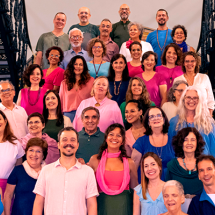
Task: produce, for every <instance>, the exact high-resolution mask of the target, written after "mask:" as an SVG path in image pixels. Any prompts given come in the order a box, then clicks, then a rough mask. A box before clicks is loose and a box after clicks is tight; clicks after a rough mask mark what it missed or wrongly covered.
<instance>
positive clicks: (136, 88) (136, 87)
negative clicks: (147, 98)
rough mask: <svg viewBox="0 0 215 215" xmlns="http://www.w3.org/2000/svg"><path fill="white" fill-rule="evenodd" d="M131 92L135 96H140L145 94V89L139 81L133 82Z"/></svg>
mask: <svg viewBox="0 0 215 215" xmlns="http://www.w3.org/2000/svg"><path fill="white" fill-rule="evenodd" d="M131 92H132V94H133V96H140V95H141V94H142V92H143V87H142V85H141V83H140V82H139V81H138V80H137V79H134V80H133V81H132V85H131Z"/></svg>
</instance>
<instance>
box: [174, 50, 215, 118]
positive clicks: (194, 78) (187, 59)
mask: <svg viewBox="0 0 215 215" xmlns="http://www.w3.org/2000/svg"><path fill="white" fill-rule="evenodd" d="M182 71H183V72H184V74H183V75H181V76H179V77H177V78H175V80H174V82H175V81H179V80H184V81H186V82H187V83H188V85H189V86H198V87H200V88H201V91H202V95H203V96H204V97H205V99H206V104H207V107H208V109H209V112H210V114H211V115H212V113H213V110H214V95H213V91H212V87H211V82H210V79H209V77H208V76H207V75H206V74H202V73H199V59H198V55H197V54H196V53H194V52H191V51H190V52H186V53H184V55H183V59H182Z"/></svg>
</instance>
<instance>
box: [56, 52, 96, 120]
mask: <svg viewBox="0 0 215 215" xmlns="http://www.w3.org/2000/svg"><path fill="white" fill-rule="evenodd" d="M64 75H65V80H63V81H62V83H61V85H60V92H59V96H60V100H61V107H62V111H63V113H64V115H65V116H67V117H69V118H70V120H71V122H73V119H74V117H75V113H76V110H77V108H78V106H79V105H80V103H81V101H82V100H84V99H87V98H89V97H90V92H91V89H92V86H93V81H94V78H92V77H90V74H89V73H88V67H87V63H86V61H85V59H84V58H83V57H82V56H80V55H76V56H75V57H73V58H72V59H71V60H70V62H69V64H68V65H67V68H66V70H65V72H64Z"/></svg>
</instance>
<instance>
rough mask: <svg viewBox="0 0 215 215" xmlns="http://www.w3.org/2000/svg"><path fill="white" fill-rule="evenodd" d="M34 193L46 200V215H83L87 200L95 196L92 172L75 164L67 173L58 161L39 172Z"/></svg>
mask: <svg viewBox="0 0 215 215" xmlns="http://www.w3.org/2000/svg"><path fill="white" fill-rule="evenodd" d="M33 192H34V193H35V194H39V195H40V196H42V197H44V198H45V205H44V212H45V214H46V215H86V214H87V207H86V199H88V198H91V197H93V196H97V195H98V190H97V184H96V179H95V175H94V172H93V169H92V168H90V167H89V166H87V165H82V164H80V163H79V162H78V161H77V162H76V164H75V165H74V166H73V167H71V168H70V169H68V170H67V169H66V168H65V167H64V166H62V165H61V163H60V161H59V160H57V161H56V162H54V163H51V164H49V165H47V166H45V167H44V168H43V169H42V170H41V173H40V175H39V178H38V180H37V183H36V185H35V188H34V190H33Z"/></svg>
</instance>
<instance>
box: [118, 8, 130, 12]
mask: <svg viewBox="0 0 215 215" xmlns="http://www.w3.org/2000/svg"><path fill="white" fill-rule="evenodd" d="M123 10H125V11H129V8H120V11H123Z"/></svg>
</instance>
